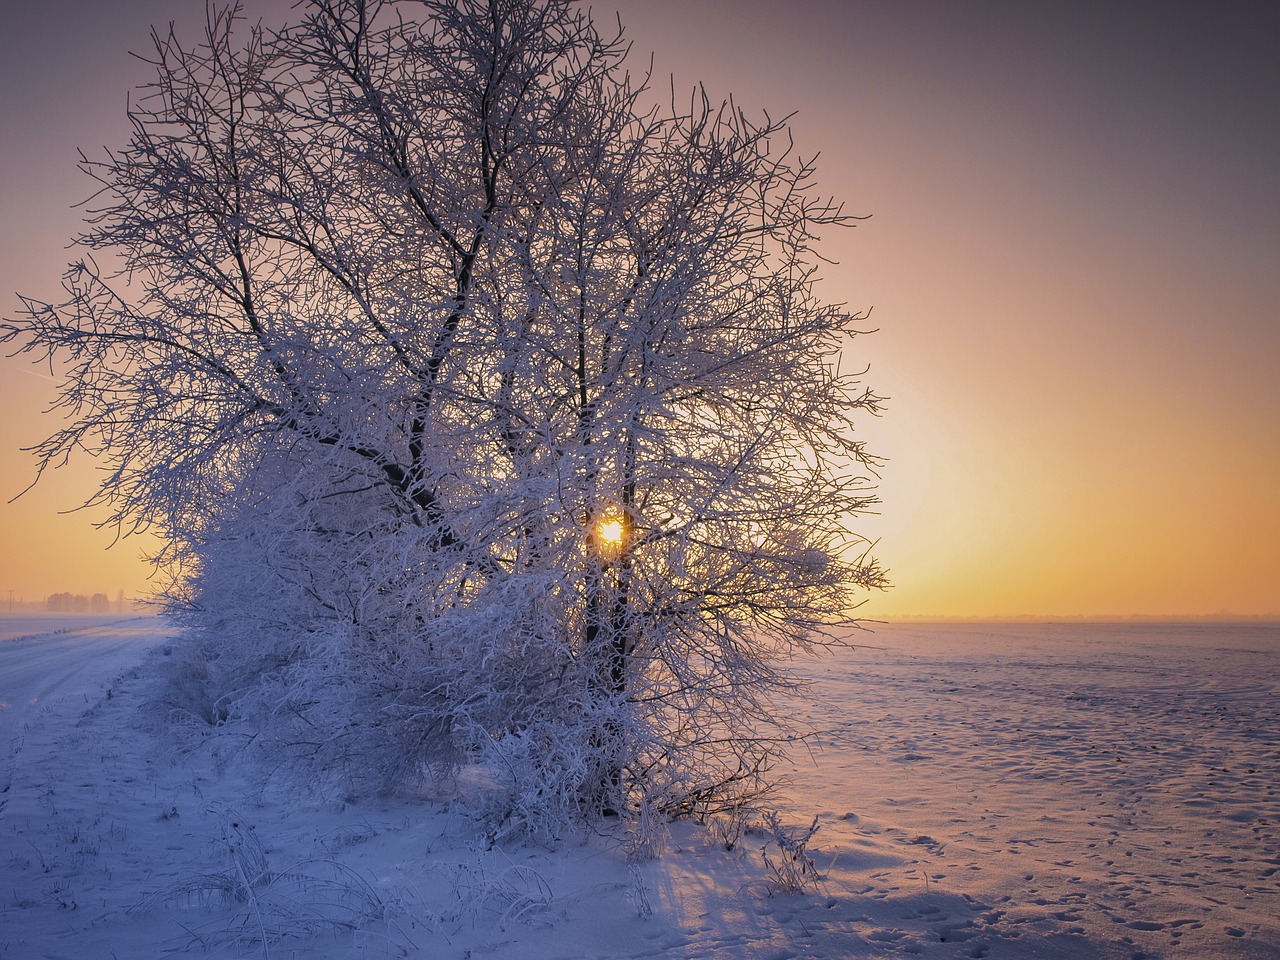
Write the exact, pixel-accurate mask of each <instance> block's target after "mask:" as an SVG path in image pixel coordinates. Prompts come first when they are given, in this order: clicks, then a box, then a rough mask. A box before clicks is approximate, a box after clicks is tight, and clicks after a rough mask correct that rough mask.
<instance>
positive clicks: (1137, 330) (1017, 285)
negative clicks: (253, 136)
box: [0, 0, 1280, 617]
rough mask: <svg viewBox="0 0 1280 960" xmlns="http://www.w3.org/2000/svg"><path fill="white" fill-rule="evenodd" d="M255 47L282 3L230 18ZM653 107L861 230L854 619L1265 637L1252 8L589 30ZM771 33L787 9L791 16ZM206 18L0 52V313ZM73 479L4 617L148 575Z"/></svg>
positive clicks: (48, 502)
mask: <svg viewBox="0 0 1280 960" xmlns="http://www.w3.org/2000/svg"><path fill="white" fill-rule="evenodd" d="M248 5H249V11H250V13H251V14H254V15H257V14H258V13H259V12H261V13H263V14H264V15H265V16H266V19H267V20H268V22H271V21H272V19H273V18H277V17H278V16H280V15H281V13H282V11H285V10H287V9H288V7H289V3H288V0H269V2H266V3H261V4H259V3H254V2H253V0H248ZM593 6H594V11H595V15H596V17H597V18H598V19H599V20H601V21H605V20H607V19H608V18H609V17H611V16H612V12H613V10H614V9H615V8H617V9H618V10H619V11H620V13H621V17H622V21H623V23H624V25H625V27H626V28H627V31H628V34H629V35H630V37H631V38H632V40H633V41H634V44H635V49H634V51H633V59H634V62H633V70H637V71H638V70H641V69H643V68H644V67H645V66H646V65H647V64H648V62H649V61H648V55H649V51H651V50H652V51H655V55H654V61H653V62H654V71H655V78H656V80H655V87H656V88H658V90H659V92H662V91H663V90H665V89H666V87H667V79H666V78H667V77H668V76H669V75H670V74H675V77H676V89H677V90H678V91H685V90H687V89H688V88H689V87H690V86H691V85H692V84H693V83H694V82H695V81H697V80H703V81H705V82H706V84H707V87H708V92H709V93H710V95H711V96H712V97H713V98H717V99H718V98H720V97H723V96H728V95H730V94H732V95H733V96H734V97H735V100H736V102H737V104H739V105H740V106H742V107H744V108H745V109H747V110H748V111H753V110H760V109H768V110H769V111H770V113H771V114H773V115H775V116H776V115H779V114H784V113H788V112H790V111H792V110H797V111H799V112H798V114H797V116H796V118H795V120H794V125H795V130H796V136H797V145H798V148H799V150H800V151H801V152H802V153H803V154H805V155H809V154H812V153H815V152H819V151H820V152H821V159H820V161H819V184H820V186H821V188H822V190H823V191H824V193H832V194H835V195H836V196H838V197H840V198H842V199H844V200H846V201H847V209H848V210H849V211H850V212H855V213H859V214H864V213H865V214H870V215H871V219H870V220H868V221H866V222H864V223H862V224H861V225H859V226H858V227H857V229H856V230H853V231H848V232H845V233H842V234H839V235H836V236H833V237H831V238H830V247H829V249H827V250H826V251H825V252H827V253H828V254H829V255H831V256H832V257H833V258H835V259H837V260H839V261H840V264H839V265H836V266H830V267H828V268H827V269H826V271H825V277H826V280H825V287H826V295H827V297H828V299H832V300H845V301H847V302H848V303H849V304H850V305H852V306H854V307H857V308H865V307H872V308H874V312H873V315H872V316H873V321H874V325H875V326H876V327H878V328H879V332H878V333H877V334H875V335H874V336H871V337H864V338H861V339H860V340H859V341H858V342H857V343H856V344H855V345H854V347H853V349H852V350H851V351H850V354H849V356H848V358H847V362H848V363H849V364H850V365H852V366H856V367H858V368H861V367H862V366H864V365H867V364H869V365H870V366H871V373H870V374H869V376H868V378H867V380H868V382H869V383H870V384H871V385H873V386H875V388H876V389H877V391H878V392H880V393H884V394H887V395H888V396H890V397H891V398H892V402H891V404H890V410H889V413H888V414H887V415H886V417H885V418H883V420H881V421H877V422H873V423H870V424H867V425H865V431H866V435H867V437H868V439H869V441H870V442H871V444H872V446H873V448H874V449H876V450H877V451H879V452H881V453H883V454H884V455H886V456H888V457H889V458H890V462H889V464H888V465H887V466H886V468H885V470H884V482H883V484H882V491H881V492H882V497H883V499H884V501H885V502H884V506H883V511H884V512H883V515H882V516H881V517H878V518H871V519H870V520H869V521H864V522H862V523H861V524H859V526H858V529H859V530H860V531H862V532H864V533H866V534H867V535H869V536H871V537H872V538H875V539H878V540H879V545H878V547H877V552H878V554H879V556H880V557H881V559H882V561H883V562H884V564H885V566H887V567H888V568H889V569H890V571H891V576H892V578H893V580H894V581H895V584H896V586H895V587H894V588H893V589H892V590H890V591H889V592H888V593H886V594H883V595H877V596H875V597H873V598H872V599H871V600H870V601H869V602H868V603H867V604H866V605H865V606H864V607H863V608H861V609H860V610H859V611H858V612H859V614H860V615H863V616H868V617H890V616H900V615H909V614H915V615H952V616H1017V615H1021V614H1039V615H1051V616H1070V615H1104V616H1108V615H1109V616H1127V615H1130V614H1147V615H1165V616H1198V615H1204V614H1213V613H1217V612H1219V611H1231V612H1233V613H1235V614H1239V615H1265V614H1272V615H1277V614H1280V496H1277V491H1280V377H1277V376H1276V375H1275V370H1276V367H1277V361H1280V271H1278V270H1276V263H1277V260H1278V258H1277V254H1278V253H1280V173H1278V172H1277V168H1276V165H1275V162H1274V158H1275V156H1276V154H1277V147H1278V146H1280V144H1278V143H1277V139H1278V138H1280V64H1278V63H1277V62H1276V61H1275V59H1274V57H1273V55H1272V51H1271V38H1272V37H1274V36H1275V35H1276V33H1277V30H1280V10H1278V9H1277V8H1274V7H1272V6H1269V5H1265V4H1261V3H1258V4H1249V3H1241V4H1232V5H1230V6H1229V7H1223V6H1220V5H1215V4H1211V3H1208V2H1204V3H1182V4H1160V5H1157V4H1143V3H1136V4H1129V5H1125V6H1123V7H1118V8H1117V7H1114V6H1111V5H1103V4H1100V3H1098V4H1095V3H1083V4H1073V5H1071V6H1070V7H1061V8H1060V7H1057V6H1054V5H1041V4H1019V3H1013V2H1000V3H995V2H985V3H976V4H970V5H965V6H964V7H963V8H960V7H959V6H957V5H954V4H948V3H945V2H941V0H921V2H912V3H901V4H897V3H888V2H884V3H880V2H853V3H842V2H836V0H829V2H812V3H806V4H803V5H795V4H788V3H785V2H783V0H739V2H736V3H730V2H728V0H720V2H698V0H692V2H690V0H680V2H677V0H617V2H615V3H612V4H610V3H605V4H600V3H596V4H594V5H593ZM797 7H798V8H799V9H797ZM171 18H172V19H176V20H177V21H178V28H179V32H180V34H183V33H185V34H186V35H189V36H190V35H193V34H194V32H195V31H194V30H193V28H194V27H195V26H196V25H198V24H199V23H201V22H202V20H203V2H202V0H170V2H164V0H121V2H119V3H115V4H111V5H105V4H94V3H90V2H88V0H50V2H47V3H45V4H42V5H40V6H39V7H38V8H37V7H36V5H26V6H24V7H23V8H22V9H19V10H15V11H14V12H13V13H12V14H11V15H10V17H9V21H8V23H7V29H6V32H5V34H4V36H3V37H0V54H2V55H0V78H2V79H0V82H2V83H3V89H4V90H5V93H6V96H5V99H4V102H3V105H2V106H0V288H2V290H0V293H2V294H3V295H2V296H0V313H3V314H4V315H11V314H12V313H13V311H14V310H15V309H16V307H17V298H16V296H15V295H14V294H15V292H22V293H25V294H28V295H32V296H36V297H45V298H50V299H53V298H56V296H57V294H58V290H59V287H58V277H59V275H60V273H61V271H62V269H63V267H64V265H65V261H66V259H67V256H68V252H67V251H66V250H65V249H64V248H65V244H66V241H67V239H68V238H69V237H70V236H72V235H73V234H74V233H75V232H76V230H77V225H78V223H79V217H80V212H79V211H76V210H73V209H71V206H72V205H73V204H75V203H78V202H79V201H82V200H84V199H85V198H86V197H87V196H88V195H89V193H90V192H91V184H90V183H89V181H88V180H87V179H86V178H85V177H83V176H82V175H80V174H79V173H78V172H77V171H76V169H75V163H76V157H77V155H76V148H77V147H81V148H84V149H85V150H86V152H92V151H94V150H95V149H98V148H99V145H101V144H108V145H118V144H120V143H122V142H123V141H124V139H125V138H126V137H127V134H128V127H127V123H126V120H125V116H124V108H125V99H126V95H127V93H128V91H129V89H130V88H131V87H133V86H135V85H136V84H137V83H139V82H141V81H143V80H145V79H147V75H148V71H147V68H146V67H145V65H143V64H141V63H139V62H138V61H137V60H135V59H133V58H131V57H129V55H128V51H129V50H140V51H145V49H146V45H147V28H148V25H149V24H152V23H156V24H164V23H166V22H167V21H168V20H169V19H171ZM0 365H2V370H3V372H2V373H0V404H2V405H3V406H2V409H3V412H4V415H3V417H0V478H2V480H3V483H2V484H0V500H3V501H8V500H9V498H11V497H13V496H15V495H16V494H18V493H19V492H20V491H21V490H22V489H23V488H24V487H26V486H27V484H28V483H29V482H30V480H31V479H32V475H33V469H34V466H33V461H32V460H31V458H30V457H29V456H28V455H26V454H23V453H21V452H20V450H19V448H20V447H22V446H29V445H30V444H32V443H34V442H36V441H38V440H39V439H41V438H42V437H43V436H44V435H45V434H46V433H47V432H48V430H49V423H48V422H47V420H45V419H44V418H42V417H41V415H40V411H41V410H42V409H44V408H45V407H46V406H47V405H48V403H49V402H50V400H51V399H52V397H53V393H52V383H51V381H50V380H49V379H48V373H49V371H47V370H43V371H42V370H40V369H38V368H34V367H32V366H30V365H29V364H28V363H27V362H26V361H25V359H21V358H20V359H17V360H14V359H4V360H3V361H0ZM93 484H94V476H93V467H92V464H90V463H86V462H81V463H73V464H72V465H71V467H69V468H68V469H65V470H61V471H57V472H55V473H53V474H51V475H48V476H46V477H45V478H44V479H42V480H41V482H40V484H39V485H38V486H37V487H36V488H35V489H33V490H31V491H30V492H28V493H27V494H26V495H25V496H23V497H21V498H20V499H18V500H17V501H16V502H13V503H5V504H3V505H0V543H2V544H3V550H2V552H0V604H3V603H4V602H5V601H7V599H8V597H9V591H11V590H12V591H13V594H14V597H15V599H17V598H24V599H26V600H33V599H42V598H43V597H44V596H45V595H47V594H49V593H54V592H63V591H67V592H71V593H84V594H92V593H98V592H102V593H105V594H107V595H108V596H110V597H112V598H115V597H116V595H117V591H119V590H124V591H125V592H126V593H127V594H128V595H130V596H135V595H138V594H140V593H142V592H144V591H145V589H146V575H147V570H146V567H145V566H144V565H143V564H142V563H141V562H140V561H139V560H138V559H137V557H138V553H139V551H140V549H141V548H142V547H143V546H144V543H140V542H139V541H136V540H134V539H133V538H127V539H125V540H124V541H122V542H121V543H118V544H116V546H115V547H114V548H113V549H111V550H107V549H106V547H107V546H108V544H110V543H111V542H112V540H113V539H114V532H113V531H110V530H95V529H94V528H93V526H92V523H91V521H92V519H93V516H92V514H86V513H72V514H69V515H68V514H64V513H61V512H60V511H66V510H68V509H70V508H73V507H75V506H76V505H77V504H78V503H80V502H81V501H83V500H84V499H85V497H86V496H88V494H89V493H90V492H91V490H92V488H93Z"/></svg>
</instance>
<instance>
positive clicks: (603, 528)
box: [596, 516, 627, 550]
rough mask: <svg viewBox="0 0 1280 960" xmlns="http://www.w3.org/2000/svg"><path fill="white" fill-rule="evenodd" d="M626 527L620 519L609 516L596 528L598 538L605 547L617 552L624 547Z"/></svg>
mask: <svg viewBox="0 0 1280 960" xmlns="http://www.w3.org/2000/svg"><path fill="white" fill-rule="evenodd" d="M626 532H627V531H626V526H625V525H624V524H623V522H622V519H621V518H620V517H614V516H608V517H605V518H604V519H603V520H601V521H600V523H599V524H597V526H596V536H597V537H598V538H599V539H600V543H601V544H603V545H604V546H606V547H608V548H610V549H613V550H616V549H618V548H619V547H621V546H622V541H623V538H624V537H625V536H626Z"/></svg>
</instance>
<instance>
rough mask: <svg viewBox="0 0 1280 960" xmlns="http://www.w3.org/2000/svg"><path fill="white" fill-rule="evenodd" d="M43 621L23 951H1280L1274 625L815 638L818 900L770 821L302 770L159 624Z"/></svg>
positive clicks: (812, 781)
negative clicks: (497, 839) (669, 816)
mask: <svg viewBox="0 0 1280 960" xmlns="http://www.w3.org/2000/svg"><path fill="white" fill-rule="evenodd" d="M40 626H41V631H43V633H44V634H45V635H42V636H35V637H32V636H25V638H24V639H5V640H0V701H3V706H0V737H3V746H2V747H0V791H2V792H0V881H3V882H0V958H3V960H20V958H45V957H49V958H112V957H114V958H119V960H126V958H127V960H138V958H158V957H165V956H188V955H190V956H197V957H202V956H209V957H220V958H221V957H228V958H229V957H271V958H309V960H310V958H314V960H336V958H349V957H362V958H363V957H398V956H408V957H415V958H432V960H434V958H446V960H448V958H457V960H461V958H465V957H475V958H479V957H494V958H529V960H550V958H614V957H617V958H622V957H627V958H663V960H678V958H679V960H684V958H715V960H730V958H752V960H755V958H759V960H784V958H802V957H812V958H841V957H896V956H925V957H935V958H950V957H993V958H997V957H1009V958H1021V957H1062V958H1080V960H1084V958H1095V957H1118V958H1136V957H1197V958H1198V957H1241V958H1245V957H1248V958H1257V957H1280V921H1278V920H1277V917H1278V916H1280V626H1276V625H1262V624H1255V625H1234V624H1221V623H1212V624H1208V623H1207V624H1200V625H1161V624H1126V625H1102V624H1094V623H1078V624H1063V625H1021V624H1019V625H1014V624H1007V623H1006V624H997V625H987V624H963V625H955V624H952V625H944V624H924V625H915V624H910V625H908V624H892V625H885V626H879V627H877V628H876V630H875V632H874V633H870V634H868V633H861V634H858V635H857V639H858V640H859V641H860V642H861V643H862V644H863V645H862V646H860V647H858V648H856V649H853V650H849V651H845V652H842V653H840V654H839V655H837V656H835V657H831V658H827V659H822V660H818V661H814V662H805V663H804V664H802V665H801V667H802V670H803V672H805V673H806V674H808V675H810V676H812V677H813V678H814V679H815V681H816V684H815V686H814V688H813V689H812V691H811V693H810V695H809V696H807V697H806V698H805V699H804V700H803V702H802V704H801V705H800V706H799V707H798V708H797V709H798V711H799V716H798V718H797V719H799V720H801V721H803V722H807V723H810V724H812V725H813V726H815V727H817V728H819V729H820V730H821V731H822V733H821V735H820V737H819V738H818V739H819V743H820V745H821V746H820V749H818V750H817V751H816V752H815V754H814V755H813V756H812V758H810V757H808V756H802V757H800V758H798V761H797V764H796V768H795V770H794V771H792V773H791V775H790V782H789V785H788V786H787V788H786V791H785V797H784V798H782V799H781V800H780V801H779V804H778V810H779V812H780V814H781V817H782V820H783V822H785V823H786V824H788V825H790V827H791V828H792V830H793V833H794V832H796V831H802V829H803V828H805V827H807V826H809V824H811V823H812V821H813V818H814V817H815V816H816V817H817V818H818V830H817V832H816V833H815V834H814V835H813V836H812V838H811V839H810V840H809V842H808V846H807V851H806V852H807V855H808V856H809V857H811V858H812V860H813V862H814V864H815V866H816V869H817V872H818V874H819V875H820V877H819V879H818V880H817V881H816V882H813V883H811V884H810V885H809V886H808V889H807V890H806V891H805V892H803V893H787V892H784V891H783V890H782V889H780V880H782V879H784V877H785V873H786V868H787V865H788V861H787V860H786V858H785V855H784V853H783V851H780V850H779V849H778V848H777V845H776V844H775V843H772V842H769V843H768V846H767V848H766V852H767V853H768V855H769V859H770V862H771V863H772V864H773V866H772V867H770V866H768V865H767V864H766V862H765V860H764V858H763V857H762V855H761V849H762V847H763V846H764V845H765V844H766V842H767V841H768V840H769V836H770V834H769V833H768V832H767V831H762V830H761V829H760V828H759V826H758V825H756V826H751V825H748V829H747V830H746V831H745V832H744V833H743V835H742V836H741V838H740V840H739V842H738V843H737V844H736V845H735V846H734V848H733V849H732V850H728V849H726V845H725V843H724V842H723V837H724V836H726V835H730V836H732V835H735V831H736V826H737V825H735V824H733V823H730V822H729V821H727V820H721V821H718V822H716V823H714V824H712V825H711V828H710V829H706V828H702V827H698V826H695V825H692V824H676V825H674V826H672V828H671V830H670V834H669V837H668V839H667V843H666V850H665V854H664V856H663V857H662V858H661V859H660V860H655V861H649V862H646V863H642V864H635V865H628V864H627V862H626V860H625V858H624V856H623V847H624V845H625V844H624V841H625V838H623V837H621V836H615V835H609V834H607V833H605V834H601V835H598V836H593V837H590V838H585V839H582V838H577V839H569V840H566V842H565V843H564V844H563V845H562V846H561V847H559V848H558V849H556V850H546V849H542V848H536V847H528V848H508V849H492V848H491V847H490V845H489V844H488V843H487V842H486V840H485V838H484V836H483V834H482V831H481V829H480V828H479V827H478V825H477V824H476V822H475V821H473V820H472V818H471V817H470V816H469V815H468V813H467V809H466V807H465V805H463V804H459V803H451V802H448V801H446V800H441V799H438V798H435V799H433V798H431V797H418V798H410V797H401V798H395V799H385V800H382V801H379V802H377V803H358V804H350V805H349V804H344V803H343V802H342V801H341V799H340V798H330V797H316V796H312V795H307V794H302V793H299V792H298V791H297V790H296V788H291V787H290V784H289V783H288V782H285V781H283V780H282V778H278V777H276V778H273V777H270V776H268V773H267V771H263V770H261V769H259V768H257V767H255V766H253V765H252V764H250V763H248V762H247V761H246V759H245V757H244V756H242V755H241V754H240V752H239V748H240V746H241V745H242V744H243V742H244V740H245V738H246V737H247V736H248V735H249V734H248V732H247V731H244V730H237V729H234V728H227V729H224V730H221V731H217V730H214V729H213V728H210V731H209V733H208V735H207V736H206V737H205V739H204V740H203V741H202V742H199V743H194V744H193V743H192V741H191V740H190V738H189V737H186V736H183V737H177V736H175V735H173V733H172V732H168V731H165V730H164V729H163V727H162V726H158V725H157V724H156V722H155V720H154V718H151V719H148V717H149V714H148V713H147V712H146V711H145V710H144V709H143V706H144V704H145V703H147V702H148V697H149V695H150V694H149V691H150V690H151V689H152V686H153V684H154V683H155V680H154V678H155V677H156V676H157V675H158V674H159V672H160V670H159V667H160V665H162V664H164V663H165V662H166V656H167V655H170V654H171V653H172V649H171V648H170V646H169V645H168V642H167V636H166V632H165V628H164V626H163V624H162V623H161V622H159V621H155V620H149V619H136V620H131V621H112V622H110V623H109V624H107V625H106V626H102V627H93V626H86V625H85V624H84V623H83V620H81V622H79V623H77V624H62V625H59V624H58V623H57V622H55V621H53V620H50V619H48V618H42V619H41V624H40ZM62 626H74V627H75V629H73V630H70V631H69V632H65V633H57V634H52V631H53V630H57V629H61V628H62ZM45 628H48V629H45ZM31 632H32V631H30V630H27V629H25V628H18V627H14V626H13V625H9V626H7V627H6V625H5V624H4V622H3V621H2V620H0V637H13V636H15V635H18V636H20V637H21V636H24V635H26V634H30V633H31ZM50 634H51V635H50ZM459 789H460V790H462V791H463V792H465V791H466V790H467V789H471V788H469V787H468V786H467V785H466V784H462V785H460V787H459ZM474 789H479V787H474Z"/></svg>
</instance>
